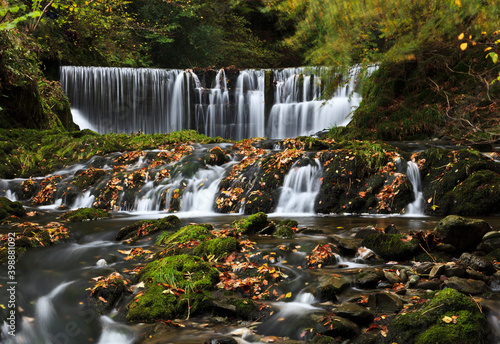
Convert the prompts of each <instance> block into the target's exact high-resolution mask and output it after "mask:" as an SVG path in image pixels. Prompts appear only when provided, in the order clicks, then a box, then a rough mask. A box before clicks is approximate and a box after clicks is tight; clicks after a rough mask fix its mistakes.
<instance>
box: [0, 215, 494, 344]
mask: <svg viewBox="0 0 500 344" xmlns="http://www.w3.org/2000/svg"><path fill="white" fill-rule="evenodd" d="M41 213H42V214H41V215H39V216H38V217H36V218H35V219H34V220H36V221H37V222H38V223H44V222H48V221H52V220H54V219H55V218H56V217H57V215H59V213H60V212H59V211H57V210H45V211H44V210H42V211H41ZM163 215H164V213H161V212H150V213H148V214H142V215H135V214H133V213H125V212H120V213H116V214H115V217H114V218H113V219H104V220H99V221H87V222H80V223H67V224H66V226H67V227H68V229H69V231H70V233H71V240H69V241H68V242H65V243H62V244H58V245H54V246H51V247H46V248H39V249H32V250H29V251H28V252H27V253H26V254H25V255H24V256H23V257H22V259H20V260H19V262H18V263H17V264H16V265H15V269H16V282H17V285H16V299H15V302H16V306H17V307H18V309H19V312H18V319H17V322H16V325H17V327H16V336H15V337H12V336H9V335H8V329H7V326H6V325H5V323H4V325H3V327H2V335H1V336H2V337H1V338H2V342H4V343H9V344H13V343H30V344H38V343H40V344H42V343H43V344H49V343H51V344H59V343H61V344H62V343H72V344H73V343H74V344H79V343H99V344H105V343H107V344H113V343H133V342H134V340H135V339H136V338H138V336H139V335H140V334H141V333H143V332H144V331H146V329H147V325H141V324H139V325H128V324H127V323H126V321H125V318H124V312H123V310H124V308H123V304H124V303H123V302H121V303H119V304H120V305H121V306H120V307H119V309H115V310H113V311H112V312H111V313H109V314H105V315H103V316H97V315H96V314H94V313H93V312H92V311H91V310H90V309H88V308H86V306H85V300H86V299H87V298H88V294H89V291H88V290H87V289H88V288H91V287H92V278H95V277H98V276H102V275H106V274H109V273H111V272H113V271H124V270H127V269H128V270H131V269H133V268H134V267H135V265H137V263H134V261H133V260H132V261H126V260H124V255H122V254H120V253H119V252H118V250H127V249H130V246H127V245H124V244H122V243H120V242H116V241H113V238H114V236H115V234H116V233H117V231H118V230H119V228H121V227H123V226H125V225H129V224H131V223H133V222H136V221H137V220H139V219H144V218H148V219H151V218H158V217H162V216H163ZM177 215H178V216H179V217H180V218H181V224H182V225H187V224H189V223H192V222H195V223H196V222H203V223H206V222H208V223H211V224H213V225H214V226H215V227H216V228H225V227H229V226H230V224H231V223H232V222H233V221H234V220H236V219H239V218H241V217H242V216H241V215H215V214H212V215H208V216H199V215H198V216H196V215H195V216H193V214H192V213H189V212H186V213H179V214H177ZM271 218H272V219H280V218H281V217H279V216H273V215H271ZM294 219H295V220H297V221H298V222H299V226H300V227H303V226H304V227H309V228H316V229H320V230H322V231H323V232H324V233H325V235H327V234H334V233H338V232H340V231H342V230H344V229H349V228H354V227H360V226H366V225H370V224H371V225H374V226H376V227H385V226H387V225H389V224H394V225H395V226H396V227H397V228H398V229H399V230H404V231H415V230H430V229H432V228H434V226H435V225H436V223H437V222H438V221H439V218H435V217H416V218H411V217H408V216H317V215H311V216H300V217H294ZM486 220H487V221H488V222H489V223H490V224H491V225H492V226H493V227H498V226H500V219H499V218H487V219H486ZM9 230H11V229H9V228H7V227H3V228H1V229H0V231H1V233H6V232H8V231H9ZM325 235H306V234H304V235H300V234H299V235H298V236H296V238H294V239H289V240H290V241H292V242H295V243H297V244H305V243H306V242H326V241H327V240H326V236H325ZM250 240H252V241H255V242H257V244H258V245H260V246H265V247H276V246H277V245H279V244H283V243H284V242H285V240H282V239H275V238H269V237H265V236H253V237H251V238H250ZM151 241H153V239H151V237H147V238H146V239H142V240H141V241H140V242H139V243H137V244H140V245H142V246H147V245H148V243H149V245H150V243H151ZM285 259H286V263H281V262H280V261H274V262H272V261H271V264H273V265H276V266H280V267H281V268H282V270H283V271H286V273H287V274H289V275H293V276H295V277H294V278H293V279H292V282H289V284H290V288H291V290H293V295H296V296H295V297H294V298H293V299H291V300H289V301H288V302H283V301H280V302H274V303H273V306H274V307H275V308H276V309H278V312H277V313H276V315H274V316H273V317H270V318H268V319H266V321H265V322H263V323H259V324H258V326H256V332H257V333H259V334H261V335H272V336H291V335H292V336H293V335H294V334H293V333H292V334H291V333H290V329H293V328H294V326H295V325H294V324H295V323H296V322H300V319H301V317H302V316H303V315H304V314H307V313H308V312H321V311H322V308H321V307H322V306H321V305H317V304H316V303H315V299H314V296H313V295H312V294H310V293H308V292H307V288H306V286H307V285H308V284H309V283H310V282H313V275H311V273H310V272H309V271H307V270H303V269H297V268H296V264H294V260H295V261H297V260H299V261H300V259H301V258H300V257H293V256H288V257H286V258H283V259H282V260H285ZM351 264H352V265H351ZM360 266H363V264H358V263H353V262H351V260H349V259H346V260H345V264H343V265H340V267H333V268H329V269H323V270H326V271H325V272H321V273H339V274H342V273H343V272H345V271H347V270H349V269H350V268H356V267H360ZM2 268H3V269H6V266H2ZM319 271H320V270H318V271H315V273H316V274H317V273H319ZM0 276H1V277H0V284H1V285H2V286H3V287H4V288H5V286H6V285H7V282H8V281H7V278H6V274H5V273H2V274H0ZM313 283H314V282H313ZM498 292H499V291H498V290H497V291H496V292H495V293H496V294H498ZM359 293H360V291H359V290H356V289H355V288H351V289H349V290H347V291H345V292H344V293H343V294H342V295H341V297H344V298H347V297H352V295H355V294H359ZM7 296H8V295H7V293H1V295H0V304H1V305H7V303H8V297H7ZM495 299H498V295H497V296H496V297H492V300H493V301H491V302H497V305H500V303H498V301H494V300H495ZM278 319H279V320H278ZM283 319H285V320H283ZM179 321H181V322H183V323H184V325H185V327H183V328H174V329H171V330H169V331H168V333H165V335H164V336H163V337H162V338H164V340H165V341H162V343H186V344H187V343H192V344H195V343H202V342H203V340H206V339H207V338H209V337H211V336H213V334H214V331H217V332H219V333H222V334H229V333H231V332H232V331H237V332H235V333H238V334H239V335H241V338H240V339H239V340H240V342H242V343H245V342H251V337H252V336H251V335H245V334H244V333H243V332H242V331H243V330H242V329H237V328H231V327H227V328H225V327H221V328H216V329H213V328H210V329H209V328H207V329H205V328H204V327H203V326H201V325H203V324H205V323H206V322H207V321H208V320H207V319H205V318H191V319H190V320H189V321H185V320H184V321H183V320H179ZM491 326H493V327H495V326H496V327H497V328H498V319H496V322H495V319H494V318H492V323H491ZM247 331H249V330H248V329H247ZM242 333H243V334H242ZM238 338H239V337H238ZM245 338H247V339H248V338H250V339H249V340H248V341H247V340H246V339H245Z"/></svg>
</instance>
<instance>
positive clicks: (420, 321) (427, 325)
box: [380, 289, 490, 344]
mask: <svg viewBox="0 0 500 344" xmlns="http://www.w3.org/2000/svg"><path fill="white" fill-rule="evenodd" d="M489 331H490V330H489V328H488V326H487V320H486V317H485V316H484V314H482V313H481V312H480V310H479V309H478V307H477V305H476V304H475V302H474V301H473V300H472V299H470V298H469V297H467V296H465V295H463V294H461V293H459V292H458V291H456V290H454V289H444V290H441V291H439V292H438V293H436V294H435V296H434V297H433V298H432V300H431V301H430V302H428V303H427V304H426V305H425V306H424V307H421V308H420V309H417V310H414V311H413V312H409V313H406V314H402V315H400V316H398V317H396V318H395V319H394V320H393V321H392V322H391V324H390V325H389V331H388V336H387V337H386V338H380V339H381V341H380V342H381V343H394V342H396V343H407V344H413V343H415V344H435V343H440V344H441V343H442V344H466V343H467V344H469V343H472V344H484V343H486V342H487V341H486V338H487V336H488V332H489Z"/></svg>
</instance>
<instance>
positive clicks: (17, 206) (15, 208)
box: [0, 197, 26, 220]
mask: <svg viewBox="0 0 500 344" xmlns="http://www.w3.org/2000/svg"><path fill="white" fill-rule="evenodd" d="M25 215H26V210H25V209H24V207H23V205H22V204H21V202H12V201H11V200H9V199H8V198H6V197H0V220H3V219H5V218H7V217H9V216H17V217H23V216H25Z"/></svg>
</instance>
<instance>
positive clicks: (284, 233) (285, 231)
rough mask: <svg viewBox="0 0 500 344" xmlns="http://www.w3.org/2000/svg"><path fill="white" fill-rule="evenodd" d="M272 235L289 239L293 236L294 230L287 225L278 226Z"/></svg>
mask: <svg viewBox="0 0 500 344" xmlns="http://www.w3.org/2000/svg"><path fill="white" fill-rule="evenodd" d="M273 236H275V237H277V238H281V239H291V238H293V237H294V236H295V232H294V231H293V229H292V228H290V227H288V226H281V225H280V226H278V229H276V231H275V232H274V233H273Z"/></svg>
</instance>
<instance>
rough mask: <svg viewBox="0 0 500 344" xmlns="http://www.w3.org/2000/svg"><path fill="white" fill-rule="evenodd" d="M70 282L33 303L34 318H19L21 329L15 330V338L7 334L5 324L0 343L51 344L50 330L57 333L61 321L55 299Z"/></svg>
mask: <svg viewBox="0 0 500 344" xmlns="http://www.w3.org/2000/svg"><path fill="white" fill-rule="evenodd" d="M71 283H73V281H71V282H64V283H61V284H60V285H58V286H57V287H56V288H54V289H53V290H52V291H51V292H50V293H49V294H47V295H45V296H42V297H40V298H39V299H38V300H37V301H36V303H35V315H34V318H27V317H20V318H19V319H21V323H22V329H21V330H19V329H16V331H15V334H16V335H15V336H11V335H9V334H8V332H9V330H8V327H7V324H6V323H5V322H4V323H3V325H2V332H1V338H2V339H3V340H2V342H4V343H7V344H24V343H43V344H51V343H52V340H53V339H55V336H54V335H52V334H51V330H55V331H57V325H58V323H59V322H60V321H61V319H60V318H59V315H58V314H57V309H58V307H57V304H56V301H55V298H56V297H57V296H58V295H60V294H61V293H62V292H63V291H64V290H65V289H66V287H67V286H69V285H70V284H71Z"/></svg>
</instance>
